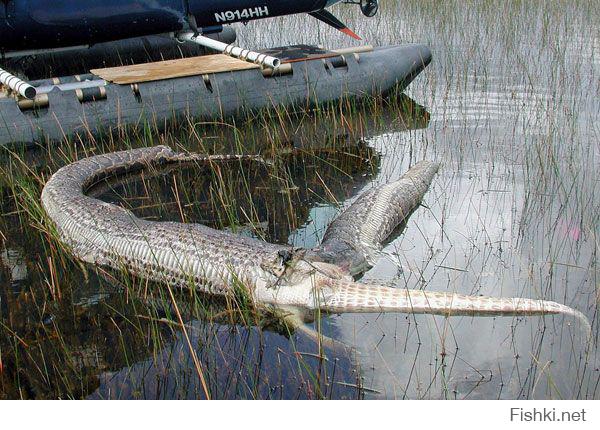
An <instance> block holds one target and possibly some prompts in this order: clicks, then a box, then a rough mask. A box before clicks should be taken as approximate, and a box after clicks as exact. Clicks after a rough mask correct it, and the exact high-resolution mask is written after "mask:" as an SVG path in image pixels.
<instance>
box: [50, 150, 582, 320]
mask: <svg viewBox="0 0 600 430" xmlns="http://www.w3.org/2000/svg"><path fill="white" fill-rule="evenodd" d="M253 159H255V157H254V158H253V157H249V156H201V155H195V154H181V153H176V152H174V151H172V150H171V149H170V148H168V147H166V146H157V147H151V148H141V149H133V150H127V151H122V152H115V153H110V154H106V155H98V156H93V157H90V158H86V159H82V160H79V161H76V162H74V163H72V164H70V165H67V166H65V167H63V168H61V169H59V170H58V171H57V172H56V173H55V174H54V175H53V176H52V177H51V178H50V179H49V180H48V182H47V183H46V186H45V187H44V190H43V192H42V205H43V207H44V208H45V210H46V212H47V214H48V216H49V218H50V219H51V220H52V222H53V223H54V225H55V226H56V228H57V230H58V233H59V235H60V238H61V239H62V241H64V242H65V243H66V245H67V246H68V247H69V248H70V250H71V252H72V253H73V254H74V255H75V256H76V257H77V258H79V259H80V260H82V261H85V262H88V263H91V264H94V265H100V266H108V267H111V268H114V269H117V270H123V269H125V270H126V271H128V272H130V273H132V274H133V275H136V276H140V277H143V278H146V279H149V280H152V281H156V282H160V283H164V284H168V285H170V286H176V287H193V288H198V289H199V290H201V291H204V292H207V293H211V294H225V295H227V294H231V293H232V292H233V289H234V287H233V286H234V285H235V284H236V283H238V284H239V285H243V286H244V287H245V288H247V291H248V292H250V294H251V297H252V298H253V299H254V301H255V302H257V303H262V304H267V305H274V306H278V307H283V308H290V307H291V308H295V309H303V310H308V311H313V310H316V309H320V310H323V311H328V312H338V313H342V312H407V313H429V314H440V315H447V316H448V315H515V314H517V315H522V314H566V315H572V316H575V317H577V318H580V319H582V320H583V321H586V322H587V319H586V318H585V316H583V314H581V313H580V312H579V311H577V310H575V309H572V308H570V307H568V306H565V305H562V304H559V303H555V302H551V301H544V300H533V299H526V298H493V297H479V296H465V295H459V294H454V293H446V292H430V291H422V290H409V289H403V288H391V287H384V286H373V285H366V284H362V283H360V282H356V281H355V280H354V279H353V277H352V276H351V274H352V273H357V272H361V271H364V270H365V269H366V268H368V266H369V265H370V264H371V262H372V259H373V258H374V255H375V252H376V251H377V250H378V249H379V248H380V247H381V244H382V243H383V242H384V241H385V239H386V238H387V237H388V236H389V235H390V234H391V233H392V231H393V230H394V229H395V228H396V227H397V226H398V225H399V224H400V223H401V222H403V221H404V220H405V219H406V217H407V216H408V215H409V214H410V212H411V211H412V210H414V208H415V207H416V206H417V205H418V204H419V203H420V201H421V199H422V197H423V195H424V194H425V192H426V191H427V188H428V187H429V185H430V183H431V180H432V179H433V176H434V175H435V173H436V171H437V165H436V164H434V163H429V162H421V163H419V164H417V165H416V166H415V167H414V168H413V169H411V170H410V171H409V172H408V173H407V174H406V175H405V176H404V177H403V178H401V179H400V180H398V181H396V182H392V183H390V184H384V185H381V186H378V187H374V188H373V189H371V190H370V191H368V192H366V193H364V194H363V195H361V196H359V198H358V199H357V200H356V201H355V203H354V204H353V205H351V206H350V207H349V208H348V209H347V210H346V211H344V212H343V213H342V214H341V215H340V216H339V217H338V218H337V219H336V220H335V221H334V222H333V223H332V224H331V226H330V227H329V229H328V230H327V232H326V233H325V237H324V240H323V242H322V244H321V246H319V247H317V248H315V249H313V250H305V249H295V248H292V247H289V246H284V245H274V244H270V243H267V242H264V241H261V240H259V239H254V238H248V237H241V236H238V235H235V234H232V233H228V232H225V231H219V230H215V229H212V228H209V227H207V226H204V225H200V224H191V223H190V224H187V223H177V222H157V221H147V220H142V219H139V218H137V217H135V216H134V215H133V213H132V212H131V211H129V210H127V209H125V208H122V207H120V206H117V205H114V204H110V203H105V202H102V201H100V200H98V199H95V198H93V197H90V196H87V195H86V192H87V191H88V190H89V189H90V188H91V187H92V186H93V185H94V184H95V183H98V182H99V181H102V180H103V179H105V178H109V177H111V176H114V175H120V174H125V173H131V172H135V171H138V170H144V169H149V168H152V167H153V166H154V167H158V166H165V165H168V164H172V163H181V162H188V161H196V162H201V163H213V162H218V163H223V162H245V161H246V160H253Z"/></svg>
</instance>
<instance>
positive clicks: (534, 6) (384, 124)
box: [0, 0, 600, 399]
mask: <svg viewBox="0 0 600 430" xmlns="http://www.w3.org/2000/svg"><path fill="white" fill-rule="evenodd" d="M594 3H595V2H593V1H591V0H590V1H583V0H581V1H573V2H563V1H548V2H538V1H533V0H532V1H508V2H503V3H502V4H498V2H492V1H486V0H481V1H468V2H463V1H460V2H459V1H447V2H438V1H433V0H427V1H393V0H390V1H383V2H382V10H381V13H380V15H379V16H378V17H376V18H374V19H372V20H366V19H364V18H363V17H361V16H359V14H358V12H357V11H356V10H354V9H353V8H350V9H346V8H340V9H339V15H340V16H341V17H343V19H344V20H345V21H346V22H347V23H348V25H349V26H350V27H351V28H352V29H353V30H354V31H356V32H357V33H358V34H360V35H362V36H363V37H364V38H365V40H367V41H368V42H369V43H373V44H382V45H383V44H397V43H406V42H419V43H426V44H428V45H429V46H430V47H431V48H432V51H433V58H434V60H433V62H432V64H431V65H430V66H429V67H428V69H426V70H425V72H424V73H422V74H421V75H420V76H419V77H418V78H417V79H416V80H415V81H414V82H413V83H412V84H411V86H410V87H409V88H408V90H407V91H406V94H407V95H393V96H391V97H390V98H388V99H385V100H367V101H366V102H364V103H355V102H354V101H343V102H341V103H340V104H338V105H335V106H330V107H329V108H318V109H317V110H315V111H314V112H308V113H306V112H291V111H286V110H283V109H280V110H274V111H271V112H269V113H260V114H256V115H255V116H252V117H250V118H246V119H237V120H227V121H226V122H215V123H212V124H206V123H195V122H194V121H193V120H192V119H189V120H187V121H180V122H178V123H174V124H172V125H171V127H169V128H167V129H166V130H161V131H156V130H154V127H153V125H152V124H149V125H148V126H147V127H145V128H142V129H140V130H138V131H137V132H131V133H123V134H118V133H116V134H114V135H112V136H106V137H105V138H104V139H95V140H85V141H83V142H77V141H73V142H67V143H65V144H63V145H50V146H46V147H39V148H36V149H34V150H33V151H29V152H23V151H20V150H11V151H3V153H2V154H1V161H0V193H1V195H2V202H1V204H0V214H1V216H0V262H1V264H0V397H2V398H57V397H59V398H205V397H207V394H209V395H210V397H212V398H365V397H366V398H444V399H455V398H458V399H463V398H469V399H471V398H488V399H495V398H509V399H513V398H514V399H516V398H519V399H521V398H557V399H572V398H587V399H598V398H599V397H600V387H599V384H600V363H599V357H598V352H599V351H598V345H599V343H600V339H598V317H597V311H598V301H599V297H600V277H599V275H600V268H599V267H598V251H599V245H600V195H599V193H600V191H599V188H598V186H599V181H600V179H599V176H598V166H600V128H599V127H600V126H599V125H598V121H597V119H598V117H599V115H600V10H598V8H597V7H596V5H595V4H594ZM238 34H239V36H240V39H241V41H240V43H242V44H244V45H247V46H253V47H262V46H281V45H285V44H288V43H320V44H323V45H325V46H327V47H340V46H347V45H348V44H349V43H350V42H349V41H348V40H347V39H346V38H345V37H343V36H340V35H338V34H337V33H336V32H335V31H333V30H330V29H329V28H327V27H325V26H322V25H321V24H319V23H316V22H314V21H312V20H311V19H310V18H308V17H288V18H282V19H277V20H268V21H264V22H255V23H252V24H251V25H249V26H247V27H242V28H240V29H239V32H238ZM82 140H83V139H82ZM164 143H166V144H169V145H171V146H173V147H174V148H179V149H187V150H193V151H198V152H207V153H229V152H231V151H237V152H245V153H259V152H260V153H262V154H265V155H267V156H269V157H271V158H272V159H273V160H275V162H274V163H273V164H271V165H269V166H267V167H265V166H254V167H248V168H236V169H226V170H223V169H218V168H207V169H201V168H199V167H190V168H188V169H183V170H176V171H165V172H157V174H155V175H146V176H136V177H130V178H126V180H123V181H118V182H111V183H105V184H100V185H99V187H97V189H95V190H94V193H95V195H97V196H98V197H99V198H101V199H103V200H105V201H110V202H117V203H119V204H121V205H125V206H126V207H129V208H131V209H132V210H133V211H134V212H135V213H136V215H137V216H139V217H144V218H147V219H160V220H172V221H185V222H200V223H204V224H207V225H210V226H213V227H217V228H225V229H231V230H233V231H236V232H237V233H238V234H246V235H253V236H257V237H261V238H264V239H265V240H269V241H272V242H278V243H290V244H294V245H296V246H305V247H311V246H313V245H315V244H316V243H318V241H319V239H320V237H321V235H322V234H323V233H324V230H325V228H326V226H327V225H328V223H329V222H330V221H331V220H332V219H333V218H334V217H335V215H336V214H337V213H338V211H339V210H340V208H341V207H344V206H345V205H348V204H349V203H351V202H352V200H353V199H354V198H355V197H356V196H357V195H358V194H359V193H360V192H361V191H362V190H364V189H368V188H369V187H372V186H373V185H375V184H379V183H381V182H385V181H390V180H393V179H395V178H397V177H399V176H400V175H401V174H402V173H403V172H404V171H406V170H407V168H408V167H409V166H410V165H412V164H414V163H415V162H416V161H418V160H421V159H429V160H433V161H437V162H441V163H442V166H443V167H442V170H441V171H440V173H439V175H438V176H437V178H436V180H435V181H434V184H433V186H432V188H431V189H430V191H429V193H428V194H427V195H426V197H425V201H424V204H423V207H421V208H419V209H418V210H417V211H416V212H415V213H414V214H413V215H412V217H411V219H410V220H409V222H408V225H407V226H406V229H405V231H404V232H403V234H402V235H401V236H399V237H398V238H397V239H395V240H394V241H392V242H391V243H390V244H389V245H388V246H387V247H386V248H385V250H384V253H383V255H382V257H381V258H380V260H379V261H378V262H377V264H376V265H375V267H374V268H373V269H371V271H369V272H368V273H367V274H366V275H365V277H364V280H371V281H373V282H378V283H383V284H386V285H388V284H389V285H396V286H399V287H409V288H421V289H428V290H435V291H453V292H457V293H464V294H475V295H477V294H483V295H490V296H516V297H532V298H544V299H548V300H555V301H558V302H562V303H565V304H567V305H569V306H572V307H574V308H577V309H579V310H580V311H582V312H583V313H584V314H585V315H586V316H587V317H588V319H589V320H590V321H591V323H592V331H593V336H592V342H588V341H587V340H586V338H585V336H584V333H583V332H582V330H581V327H580V325H579V324H578V323H577V321H574V320H573V319H569V318H564V317H558V316H556V317H550V316H546V317H518V318H517V317H506V318H473V317H453V318H443V317H434V316H427V315H404V314H398V315H390V314H387V315H381V314H364V315H342V316H337V315H328V316H327V315H323V316H322V317H321V318H320V319H318V320H317V321H316V322H315V324H314V326H315V328H317V329H318V330H319V331H321V332H322V333H323V334H325V335H327V336H330V337H333V338H336V339H339V340H341V341H343V342H345V343H346V344H350V345H353V346H354V347H355V348H356V349H355V350H354V351H346V352H343V351H332V350H328V349H327V348H319V347H318V345H316V344H315V343H314V342H312V341H311V340H310V339H307V338H306V337H305V336H303V334H302V333H294V332H291V331H290V330H289V329H288V328H287V327H285V326H284V325H281V324H280V322H279V321H278V320H277V318H275V317H274V316H273V315H271V314H270V313H269V312H265V311H264V310H262V309H257V308H255V307H253V306H251V304H250V303H248V302H247V300H245V297H244V296H243V294H241V295H238V296H236V300H233V301H231V300H229V301H228V300H222V299H214V298H211V297H206V296H202V295H200V294H197V293H195V292H194V291H179V292H174V295H173V296H170V295H169V294H168V292H167V291H165V290H164V289H161V287H160V286H159V285H149V284H147V283H145V282H144V281H143V280H139V279H135V278H131V277H129V276H128V275H127V274H126V273H114V272H107V271H103V270H100V271H97V270H95V269H93V268H91V267H88V266H84V265H81V264H79V263H77V262H76V261H73V259H72V258H71V257H70V255H69V253H68V252H66V250H65V249H64V248H63V247H62V245H61V244H60V243H59V241H57V240H56V236H55V233H54V231H53V229H52V226H51V224H49V223H48V221H47V219H46V218H45V216H44V213H43V211H42V210H41V207H40V204H39V195H40V191H41V188H42V186H43V184H44V183H45V180H46V179H47V178H48V177H49V176H50V175H51V174H52V172H54V171H55V170H56V169H58V168H59V167H60V166H61V165H64V164H66V163H68V162H70V161H73V160H75V159H79V158H81V157H84V156H87V155H91V154H95V153H102V152H108V151H113V150H118V149H123V148H127V147H138V146H148V145H155V144H164ZM203 381H204V382H203Z"/></svg>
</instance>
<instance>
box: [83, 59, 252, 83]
mask: <svg viewBox="0 0 600 430" xmlns="http://www.w3.org/2000/svg"><path fill="white" fill-rule="evenodd" d="M258 68H259V66H258V65H256V64H252V63H248V62H246V61H242V60H238V59H236V58H232V57H230V56H228V55H223V54H216V55H204V56H201V57H191V58H182V59H178V60H169V61H158V62H155V63H144V64H134V65H131V66H120V67H108V68H105V69H94V70H90V72H91V73H93V74H94V75H96V76H99V77H100V78H102V79H104V80H105V81H109V82H114V83H115V84H121V85H126V84H135V83H140V82H151V81H159V80H162V79H172V78H181V77H184V76H196V75H204V74H209V73H223V72H231V71H236V70H248V69H258Z"/></svg>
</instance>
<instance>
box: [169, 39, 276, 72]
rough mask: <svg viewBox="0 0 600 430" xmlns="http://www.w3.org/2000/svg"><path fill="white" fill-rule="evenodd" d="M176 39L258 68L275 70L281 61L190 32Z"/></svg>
mask: <svg viewBox="0 0 600 430" xmlns="http://www.w3.org/2000/svg"><path fill="white" fill-rule="evenodd" d="M177 38H178V39H180V40H185V41H189V42H193V43H197V44H199V45H202V46H205V47H207V48H210V49H214V50H215V51H219V52H222V53H223V54H225V55H229V56H230V57H234V58H239V59H240V60H244V61H248V62H250V63H254V64H258V65H260V66H265V67H271V68H273V69H276V68H278V67H279V66H280V65H281V60H280V59H279V58H275V57H271V56H270V55H265V54H261V53H260V52H255V51H250V50H248V49H243V48H240V47H239V46H235V45H233V44H231V45H227V44H226V43H223V42H219V41H218V40H214V39H210V38H208V37H205V36H202V35H200V34H199V35H195V34H194V33H192V32H186V33H180V34H178V35H177Z"/></svg>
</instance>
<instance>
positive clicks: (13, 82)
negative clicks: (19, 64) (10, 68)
mask: <svg viewBox="0 0 600 430" xmlns="http://www.w3.org/2000/svg"><path fill="white" fill-rule="evenodd" d="M0 82H2V83H3V84H4V85H6V86H7V87H8V88H10V89H11V90H13V91H14V92H16V93H19V94H21V95H22V96H23V97H25V98H27V99H30V100H33V99H34V98H35V95H36V94H37V91H36V89H35V88H34V87H32V86H31V85H29V84H28V83H27V82H25V81H22V80H21V79H19V78H17V77H16V76H15V75H13V74H11V73H9V72H7V71H6V70H4V69H0Z"/></svg>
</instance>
